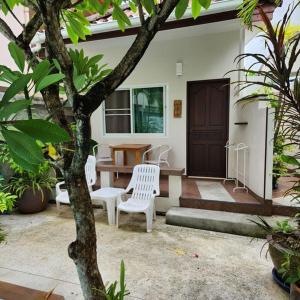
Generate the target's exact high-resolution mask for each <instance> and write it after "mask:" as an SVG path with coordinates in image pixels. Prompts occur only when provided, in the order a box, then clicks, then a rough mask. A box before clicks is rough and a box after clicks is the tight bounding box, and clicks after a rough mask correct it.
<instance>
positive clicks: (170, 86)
mask: <svg viewBox="0 0 300 300" xmlns="http://www.w3.org/2000/svg"><path fill="white" fill-rule="evenodd" d="M197 27H198V26H197ZM189 30H190V29H189V28H184V31H185V33H187V32H188V31H189ZM173 32H175V30H173ZM165 38H166V39H165ZM132 39H133V38H132V37H126V38H119V39H111V40H104V41H95V42H90V43H82V44H80V45H81V46H83V47H84V49H85V51H86V53H87V54H95V53H103V54H104V58H105V61H107V62H109V65H110V66H112V67H113V66H114V65H116V63H117V62H118V61H119V59H120V58H121V57H122V55H123V54H124V53H125V51H126V50H127V48H128V47H129V45H130V43H131V41H132ZM238 50H239V31H238V29H237V30H234V31H229V32H226V33H214V34H209V35H201V36H198V37H195V36H193V37H185V38H180V39H171V38H170V36H169V32H167V31H164V32H162V33H159V36H158V38H156V39H155V40H154V41H153V42H152V44H151V45H150V47H149V49H148V50H147V52H146V54H145V56H144V57H143V58H142V60H141V62H140V63H139V65H138V66H137V68H136V69H135V70H134V72H133V74H132V75H131V76H130V77H129V78H128V79H127V80H126V82H125V83H124V84H123V86H124V87H126V86H130V85H143V84H166V86H167V109H168V110H167V115H168V116H167V135H166V136H164V137H151V144H153V145H155V144H159V143H166V144H169V145H171V146H172V147H173V149H174V150H173V153H172V154H171V162H172V165H174V166H177V167H185V164H186V84H187V81H191V80H202V79H203V80H204V79H216V78H222V77H223V76H224V74H225V73H226V72H227V71H228V70H230V69H232V68H233V60H234V57H235V56H236V55H237V54H238ZM177 61H182V62H183V73H184V75H183V76H181V77H177V76H176V75H175V64H176V62H177ZM233 76H236V75H233ZM174 99H182V100H183V116H182V118H179V119H175V118H173V100H174ZM231 100H232V101H231V105H232V106H233V104H234V98H233V95H232V97H231ZM233 111H234V109H233V110H232V112H231V120H232V119H233ZM102 117H103V114H102V109H101V108H99V109H98V110H97V111H96V112H95V113H94V114H93V117H92V128H93V137H94V138H95V139H96V140H98V141H101V142H107V143H112V144H113V143H122V142H139V143H147V142H149V136H146V135H145V136H144V137H137V136H134V135H133V136H131V137H122V136H121V135H119V136H118V137H116V138H115V137H105V136H104V134H103V119H102ZM232 121H233V120H232ZM232 121H231V122H230V123H232Z"/></svg>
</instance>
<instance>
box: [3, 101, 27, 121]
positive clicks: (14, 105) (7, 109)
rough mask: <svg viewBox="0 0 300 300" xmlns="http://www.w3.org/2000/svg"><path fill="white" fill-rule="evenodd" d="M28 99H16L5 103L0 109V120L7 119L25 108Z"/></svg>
mask: <svg viewBox="0 0 300 300" xmlns="http://www.w3.org/2000/svg"><path fill="white" fill-rule="evenodd" d="M30 103H31V101H30V100H16V101H14V102H11V103H7V104H6V105H4V106H3V107H2V108H1V109H0V120H7V119H8V118H9V117H10V116H11V115H13V114H16V113H17V112H19V111H21V110H23V109H25V108H27V107H28V106H29V105H30Z"/></svg>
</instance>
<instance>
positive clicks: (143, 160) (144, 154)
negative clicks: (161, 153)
mask: <svg viewBox="0 0 300 300" xmlns="http://www.w3.org/2000/svg"><path fill="white" fill-rule="evenodd" d="M152 150H153V148H150V149H148V150H146V151H145V152H144V153H143V157H142V162H143V163H144V162H145V156H146V154H147V153H149V152H151V151H152Z"/></svg>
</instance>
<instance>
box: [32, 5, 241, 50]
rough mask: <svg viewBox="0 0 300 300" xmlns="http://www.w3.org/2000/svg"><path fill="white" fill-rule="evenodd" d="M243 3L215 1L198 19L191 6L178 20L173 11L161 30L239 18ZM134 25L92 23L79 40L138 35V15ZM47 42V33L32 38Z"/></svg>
mask: <svg viewBox="0 0 300 300" xmlns="http://www.w3.org/2000/svg"><path fill="white" fill-rule="evenodd" d="M241 3H242V0H221V1H217V2H213V3H212V4H211V6H210V8H209V9H208V10H203V11H201V15H200V17H198V18H197V19H196V20H194V18H192V11H191V8H188V9H187V11H186V13H185V14H184V16H183V17H182V18H181V19H180V20H177V19H176V17H175V13H174V12H173V13H172V14H171V15H170V16H169V18H168V20H167V21H166V22H165V24H164V25H163V26H162V27H161V28H160V30H170V29H175V28H180V27H187V26H195V25H201V24H207V23H213V22H220V21H226V20H231V19H236V18H237V8H238V6H239V5H240V4H241ZM130 21H131V24H132V26H131V27H129V28H127V29H126V30H125V31H124V32H122V31H121V30H120V29H119V27H118V23H117V22H116V21H110V22H106V23H99V24H91V25H90V26H89V29H90V31H91V35H89V36H87V37H86V40H85V41H84V40H80V41H79V42H80V43H82V42H88V41H94V40H101V39H109V38H116V37H123V36H128V35H136V34H137V32H138V29H139V27H140V20H139V18H138V17H133V18H130ZM61 34H62V36H63V38H64V40H65V42H66V43H67V44H68V43H71V41H70V39H69V37H68V33H67V31H66V29H62V30H61ZM44 42H45V33H44V32H38V33H37V35H36V36H35V37H34V39H33V40H32V44H43V43H44Z"/></svg>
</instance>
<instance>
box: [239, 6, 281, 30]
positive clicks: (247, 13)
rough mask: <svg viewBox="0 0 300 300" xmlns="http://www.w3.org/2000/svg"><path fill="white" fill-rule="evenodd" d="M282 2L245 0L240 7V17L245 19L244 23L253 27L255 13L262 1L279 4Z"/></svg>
mask: <svg viewBox="0 0 300 300" xmlns="http://www.w3.org/2000/svg"><path fill="white" fill-rule="evenodd" d="M281 2H282V0H265V1H261V0H244V1H243V2H242V3H241V4H240V6H239V8H238V10H239V13H238V17H240V18H241V19H242V20H243V21H244V24H245V25H246V26H248V27H249V28H250V29H251V28H252V16H253V13H254V11H255V10H256V8H257V7H258V6H259V5H260V4H261V3H267V4H275V5H276V6H278V5H280V4H281Z"/></svg>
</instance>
